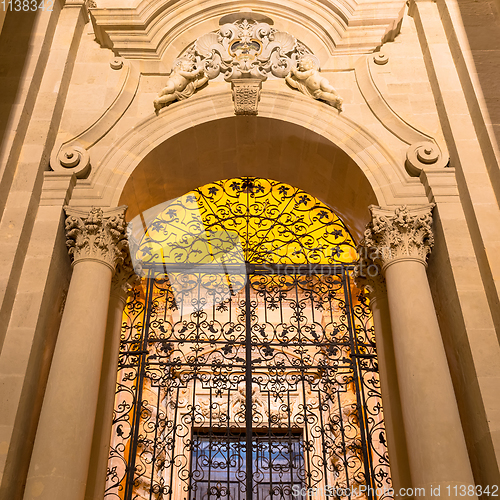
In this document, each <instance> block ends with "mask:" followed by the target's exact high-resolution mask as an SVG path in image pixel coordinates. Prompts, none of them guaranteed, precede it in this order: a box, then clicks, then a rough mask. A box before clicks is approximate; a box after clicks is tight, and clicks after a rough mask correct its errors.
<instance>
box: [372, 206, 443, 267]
mask: <svg viewBox="0 0 500 500" xmlns="http://www.w3.org/2000/svg"><path fill="white" fill-rule="evenodd" d="M434 206H435V205H434V204H433V203H432V204H429V205H424V206H422V207H418V208H413V209H411V210H410V209H408V207H406V206H402V207H398V208H396V209H395V210H391V209H383V208H380V207H375V206H373V205H372V206H370V210H371V212H372V221H371V222H370V223H369V224H367V226H366V230H365V233H364V242H363V244H364V246H365V247H366V248H368V249H372V250H375V251H376V254H375V255H376V257H375V258H374V259H373V260H374V262H375V263H377V264H379V265H380V266H381V267H382V269H385V268H386V267H387V266H389V265H390V264H392V263H393V262H395V261H397V260H401V259H412V260H418V261H421V262H422V263H423V264H426V262H427V257H428V255H429V254H430V252H431V250H432V246H433V244H434V235H433V233H432V209H433V208H434Z"/></svg>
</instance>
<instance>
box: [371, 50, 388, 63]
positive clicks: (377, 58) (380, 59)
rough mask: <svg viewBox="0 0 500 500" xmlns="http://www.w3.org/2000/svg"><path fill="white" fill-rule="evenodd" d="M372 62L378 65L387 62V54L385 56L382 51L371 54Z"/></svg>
mask: <svg viewBox="0 0 500 500" xmlns="http://www.w3.org/2000/svg"><path fill="white" fill-rule="evenodd" d="M373 62H374V63H375V64H378V65H379V66H383V65H384V64H387V63H388V62H389V56H387V55H386V54H384V53H383V52H377V53H376V54H375V55H374V56H373Z"/></svg>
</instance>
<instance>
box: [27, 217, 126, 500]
mask: <svg viewBox="0 0 500 500" xmlns="http://www.w3.org/2000/svg"><path fill="white" fill-rule="evenodd" d="M124 209H125V207H119V208H115V209H111V210H107V211H106V212H104V211H103V210H101V209H99V208H93V209H92V210H90V212H86V211H83V210H77V209H73V208H66V214H67V216H68V217H67V219H66V235H67V245H68V247H69V253H70V255H71V256H72V257H73V275H72V277H71V283H70V287H69V291H68V297H67V300H66V305H65V308H64V313H63V317H62V320H61V326H60V329H59V334H58V338H57V344H56V348H55V351H54V357H53V360H52V365H51V368H50V373H49V379H48V383H47V389H46V392H45V397H44V401H43V406H42V412H41V415H40V421H39V424H38V430H37V434H36V438H35V445H34V449H33V455H32V458H31V462H30V468H29V472H28V480H27V483H26V490H25V494H24V498H25V500H35V499H37V500H83V498H84V496H85V484H86V481H87V473H88V469H89V460H90V452H91V445H92V434H93V430H94V422H95V416H96V408H97V399H98V393H99V381H100V377H101V366H102V359H103V351H104V339H105V333H106V321H107V316H108V304H109V297H110V288H111V278H112V276H113V273H114V270H115V267H116V265H117V264H118V263H120V262H121V261H123V257H124V253H125V250H126V247H127V242H126V237H125V226H126V224H125V220H124V211H125V210H124Z"/></svg>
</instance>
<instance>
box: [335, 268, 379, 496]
mask: <svg viewBox="0 0 500 500" xmlns="http://www.w3.org/2000/svg"><path fill="white" fill-rule="evenodd" d="M342 277H343V280H342V281H343V283H344V295H345V302H346V313H347V324H348V326H349V337H350V343H351V363H352V370H353V375H354V386H355V388H356V400H357V406H358V408H357V409H358V415H359V430H360V433H361V445H362V449H363V465H364V467H365V479H366V482H367V483H368V484H367V486H369V488H368V494H367V497H368V499H369V500H371V499H372V498H374V496H373V493H372V492H373V491H375V488H374V484H373V472H372V468H371V463H370V462H371V460H370V458H371V457H370V454H371V452H370V449H369V447H368V441H367V438H366V430H367V429H366V416H365V407H364V401H363V400H362V399H361V391H362V388H361V386H362V383H363V382H362V378H363V374H362V373H361V368H360V366H359V365H360V363H359V360H358V358H357V357H356V354H358V353H357V343H356V332H355V326H354V318H353V305H352V297H351V285H350V281H349V272H346V269H345V268H342Z"/></svg>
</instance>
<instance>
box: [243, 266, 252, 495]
mask: <svg viewBox="0 0 500 500" xmlns="http://www.w3.org/2000/svg"><path fill="white" fill-rule="evenodd" d="M246 278H247V282H246V283H245V323H246V332H245V341H246V345H245V363H246V365H245V384H246V387H245V389H246V391H245V396H246V402H245V421H246V450H247V452H246V457H245V458H246V474H247V476H246V489H247V495H246V497H247V500H252V491H253V477H252V458H253V453H252V332H251V326H252V321H251V313H252V310H251V305H250V276H249V275H248V274H247V277H246Z"/></svg>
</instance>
